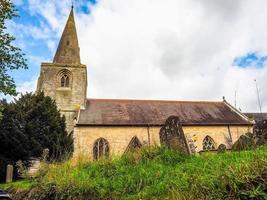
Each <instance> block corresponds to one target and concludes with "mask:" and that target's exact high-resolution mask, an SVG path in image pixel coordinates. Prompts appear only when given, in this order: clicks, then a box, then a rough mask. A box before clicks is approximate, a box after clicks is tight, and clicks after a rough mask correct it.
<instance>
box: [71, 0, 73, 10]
mask: <svg viewBox="0 0 267 200" xmlns="http://www.w3.org/2000/svg"><path fill="white" fill-rule="evenodd" d="M73 7H74V0H71V9H73Z"/></svg>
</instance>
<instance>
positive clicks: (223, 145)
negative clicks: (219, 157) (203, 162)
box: [217, 144, 226, 153]
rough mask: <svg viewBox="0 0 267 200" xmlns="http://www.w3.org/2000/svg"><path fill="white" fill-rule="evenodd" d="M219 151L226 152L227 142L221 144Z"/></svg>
mask: <svg viewBox="0 0 267 200" xmlns="http://www.w3.org/2000/svg"><path fill="white" fill-rule="evenodd" d="M217 151H218V153H223V152H225V151H226V146H225V144H220V145H219V146H218V150H217Z"/></svg>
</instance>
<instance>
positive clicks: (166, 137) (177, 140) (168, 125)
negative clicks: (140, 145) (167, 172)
mask: <svg viewBox="0 0 267 200" xmlns="http://www.w3.org/2000/svg"><path fill="white" fill-rule="evenodd" d="M159 135H160V143H161V145H164V146H166V147H167V148H171V149H175V150H178V151H180V152H182V153H184V154H191V153H192V151H191V149H190V147H189V143H188V141H187V138H186V136H185V134H184V132H183V129H182V125H181V123H180V120H179V118H178V117H176V116H170V117H169V118H168V119H167V120H166V122H165V124H164V125H163V127H162V128H161V129H160V132H159Z"/></svg>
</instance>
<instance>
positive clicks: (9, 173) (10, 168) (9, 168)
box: [6, 165, 14, 183]
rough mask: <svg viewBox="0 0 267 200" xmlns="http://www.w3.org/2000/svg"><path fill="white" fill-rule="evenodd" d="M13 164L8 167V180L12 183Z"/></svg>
mask: <svg viewBox="0 0 267 200" xmlns="http://www.w3.org/2000/svg"><path fill="white" fill-rule="evenodd" d="M13 170H14V167H13V165H7V167H6V182H7V183H10V182H12V181H13Z"/></svg>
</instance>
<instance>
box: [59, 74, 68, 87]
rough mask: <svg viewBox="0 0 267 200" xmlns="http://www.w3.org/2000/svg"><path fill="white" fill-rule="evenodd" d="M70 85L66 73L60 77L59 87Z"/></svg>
mask: <svg viewBox="0 0 267 200" xmlns="http://www.w3.org/2000/svg"><path fill="white" fill-rule="evenodd" d="M69 85H70V78H69V76H68V75H66V74H65V75H63V76H62V77H61V87H69Z"/></svg>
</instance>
